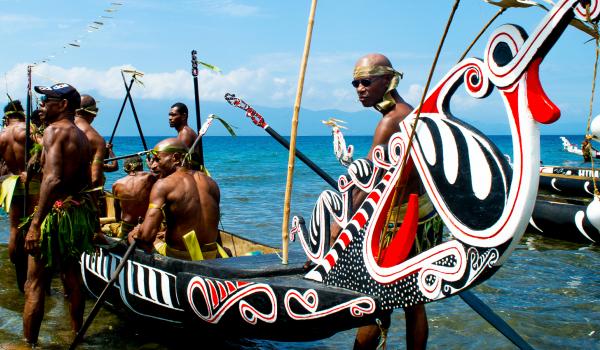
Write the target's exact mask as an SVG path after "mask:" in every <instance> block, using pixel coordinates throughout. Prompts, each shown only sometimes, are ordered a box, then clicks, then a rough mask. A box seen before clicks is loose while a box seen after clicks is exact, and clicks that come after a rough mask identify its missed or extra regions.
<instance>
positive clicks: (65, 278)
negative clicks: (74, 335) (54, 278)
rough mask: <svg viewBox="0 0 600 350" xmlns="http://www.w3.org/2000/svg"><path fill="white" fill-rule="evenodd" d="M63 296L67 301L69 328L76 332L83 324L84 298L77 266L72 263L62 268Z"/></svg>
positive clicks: (75, 263)
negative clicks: (64, 295)
mask: <svg viewBox="0 0 600 350" xmlns="http://www.w3.org/2000/svg"><path fill="white" fill-rule="evenodd" d="M61 277H62V282H63V286H64V288H65V294H66V296H67V298H68V300H69V313H70V315H71V328H72V329H73V331H75V332H77V331H79V329H80V328H81V325H82V324H83V311H84V308H85V296H84V294H83V281H82V279H81V271H80V269H79V264H78V263H77V262H76V261H74V262H70V263H68V264H65V266H63V271H62V273H61Z"/></svg>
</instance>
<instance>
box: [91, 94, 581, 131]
mask: <svg viewBox="0 0 600 350" xmlns="http://www.w3.org/2000/svg"><path fill="white" fill-rule="evenodd" d="M173 102H174V101H173ZM173 102H171V101H169V102H167V101H159V100H138V101H134V103H135V108H136V111H137V114H138V117H139V119H140V124H141V127H142V131H143V132H144V135H146V136H165V135H171V134H174V130H173V129H171V128H169V122H168V111H169V109H170V106H171V105H172V103H173ZM182 102H184V103H185V104H186V105H187V106H188V108H189V109H190V116H189V120H188V122H189V124H190V126H191V127H192V128H194V129H196V116H195V109H194V101H190V100H182ZM121 105H122V101H118V100H114V99H107V100H102V101H100V102H99V103H98V107H99V108H100V111H99V114H98V117H97V118H96V120H95V121H94V126H95V127H96V129H97V130H98V131H99V132H100V134H101V135H105V136H110V135H111V133H112V131H113V128H114V125H115V122H116V120H117V116H118V114H119V110H120V108H121ZM252 107H254V108H255V109H256V110H257V111H258V112H259V113H260V114H261V115H262V116H263V117H264V118H265V121H266V122H267V124H269V125H270V126H271V127H272V128H273V129H274V130H276V131H277V132H279V133H280V134H281V135H289V134H290V129H291V120H292V115H293V107H292V106H290V107H289V108H272V107H262V106H255V105H253V106H252ZM200 112H201V115H202V120H203V121H204V120H206V116H208V115H209V114H210V113H213V114H216V115H218V116H219V117H221V118H223V119H225V120H226V121H227V122H229V123H230V124H232V125H233V126H235V127H236V129H235V131H236V134H238V135H240V136H265V135H266V133H265V132H264V131H263V130H261V128H259V127H257V126H255V125H254V124H252V122H251V121H250V119H249V118H247V117H246V116H245V114H244V112H243V111H242V110H241V109H239V108H234V107H232V106H231V105H229V104H227V103H226V102H222V103H220V102H201V105H200ZM496 113H502V111H498V112H496ZM500 116H502V115H500ZM331 117H334V118H337V119H342V120H344V121H346V122H347V123H346V126H348V130H345V131H344V134H345V135H355V136H358V135H372V134H373V131H374V130H375V127H376V125H377V122H378V121H379V118H380V115H379V113H378V112H376V111H375V110H374V109H364V110H361V111H359V112H344V111H340V110H333V109H331V110H318V111H315V110H309V109H304V108H302V109H301V110H300V115H299V122H298V125H299V127H298V135H300V136H309V135H314V136H320V135H330V133H331V129H330V128H329V127H328V126H326V125H323V123H321V120H325V119H329V118H331ZM563 119H564V118H563ZM487 120H488V121H485V120H484V121H481V120H477V121H472V120H468V119H467V120H465V121H466V122H468V123H471V124H473V125H475V126H476V127H477V128H479V129H480V130H481V131H483V132H484V133H486V134H489V135H506V134H510V129H509V126H508V121H507V120H506V117H503V118H487ZM490 120H491V121H490ZM584 125H585V124H584V123H583V122H582V123H581V125H579V124H574V123H573V122H570V123H569V121H568V120H565V121H559V122H557V123H555V124H553V125H550V126H543V127H542V134H556V135H563V134H584V133H585V129H584ZM116 135H117V136H133V135H138V131H137V127H136V125H135V121H134V118H133V113H132V111H131V107H130V106H129V103H128V104H127V105H126V106H125V110H124V113H123V116H122V117H121V120H120V122H119V126H118V127H117V132H116ZM224 135H228V133H227V131H226V130H225V128H224V127H223V126H221V125H220V123H217V122H215V123H213V125H212V126H211V129H210V130H209V131H208V133H207V136H224Z"/></svg>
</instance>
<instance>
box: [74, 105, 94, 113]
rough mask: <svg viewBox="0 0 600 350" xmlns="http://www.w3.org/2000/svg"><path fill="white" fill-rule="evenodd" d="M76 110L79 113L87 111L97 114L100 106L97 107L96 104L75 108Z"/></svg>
mask: <svg viewBox="0 0 600 350" xmlns="http://www.w3.org/2000/svg"><path fill="white" fill-rule="evenodd" d="M75 112H77V113H81V112H86V113H89V114H93V115H96V114H98V108H96V106H89V107H85V108H78V109H76V110H75Z"/></svg>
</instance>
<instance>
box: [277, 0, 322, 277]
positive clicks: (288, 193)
mask: <svg viewBox="0 0 600 350" xmlns="http://www.w3.org/2000/svg"><path fill="white" fill-rule="evenodd" d="M316 8H317V0H312V3H311V6H310V15H309V17H308V26H307V28H306V40H305V41H304V53H303V54H302V62H301V63H300V77H299V78H298V88H297V90H296V102H295V103H294V115H293V116H292V131H291V134H290V152H289V156H288V171H287V181H286V185H285V199H284V204H283V222H282V224H281V239H282V250H283V258H282V264H284V265H287V263H288V246H289V239H288V235H289V232H288V226H289V220H290V203H291V197H292V182H293V177H294V160H295V158H296V157H295V154H296V135H297V133H298V132H297V130H298V114H299V113H300V103H301V101H302V90H303V89H304V76H305V74H306V64H307V62H308V53H309V52H310V41H311V38H312V29H313V25H314V22H315V10H316Z"/></svg>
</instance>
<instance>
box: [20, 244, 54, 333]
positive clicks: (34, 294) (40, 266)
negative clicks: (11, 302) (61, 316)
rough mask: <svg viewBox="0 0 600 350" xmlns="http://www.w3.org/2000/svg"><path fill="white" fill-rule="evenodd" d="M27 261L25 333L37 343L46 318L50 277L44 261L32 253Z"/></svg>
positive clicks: (24, 313) (24, 312)
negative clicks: (37, 258) (46, 299)
mask: <svg viewBox="0 0 600 350" xmlns="http://www.w3.org/2000/svg"><path fill="white" fill-rule="evenodd" d="M28 259H29V260H28V262H27V267H28V268H27V281H26V282H25V308H24V310H23V335H24V336H25V339H27V342H28V343H30V344H35V343H37V340H38V335H39V334H40V326H41V325H42V320H43V318H44V302H45V297H46V295H45V290H46V283H50V279H49V278H46V274H47V273H50V272H49V271H47V270H46V267H45V265H46V264H45V263H44V262H43V261H39V260H36V259H35V258H34V257H32V256H31V255H29V256H28Z"/></svg>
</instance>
